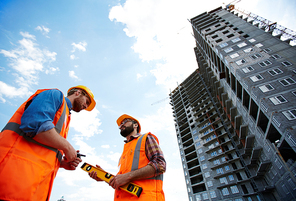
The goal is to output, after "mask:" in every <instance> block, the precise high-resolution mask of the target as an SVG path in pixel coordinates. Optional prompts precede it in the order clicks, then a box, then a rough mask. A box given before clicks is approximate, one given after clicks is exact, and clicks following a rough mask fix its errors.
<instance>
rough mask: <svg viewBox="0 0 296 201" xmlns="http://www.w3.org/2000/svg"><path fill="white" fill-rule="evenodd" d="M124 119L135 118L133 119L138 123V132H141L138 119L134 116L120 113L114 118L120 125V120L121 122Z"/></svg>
mask: <svg viewBox="0 0 296 201" xmlns="http://www.w3.org/2000/svg"><path fill="white" fill-rule="evenodd" d="M124 119H132V120H135V121H136V122H137V123H138V125H139V133H141V125H140V123H139V121H138V120H137V119H136V118H134V117H132V116H130V115H127V114H123V115H121V116H120V117H119V118H118V119H117V120H116V123H117V125H118V126H120V124H121V122H122V121H123V120H124Z"/></svg>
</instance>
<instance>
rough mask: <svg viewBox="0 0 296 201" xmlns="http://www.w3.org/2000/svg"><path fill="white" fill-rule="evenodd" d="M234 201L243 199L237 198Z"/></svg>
mask: <svg viewBox="0 0 296 201" xmlns="http://www.w3.org/2000/svg"><path fill="white" fill-rule="evenodd" d="M234 201H243V199H242V198H236V199H235V200H234Z"/></svg>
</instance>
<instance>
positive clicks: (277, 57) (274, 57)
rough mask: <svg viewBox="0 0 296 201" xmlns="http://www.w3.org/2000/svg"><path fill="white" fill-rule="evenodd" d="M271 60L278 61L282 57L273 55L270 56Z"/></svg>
mask: <svg viewBox="0 0 296 201" xmlns="http://www.w3.org/2000/svg"><path fill="white" fill-rule="evenodd" d="M271 58H273V59H280V58H282V57H281V56H280V55H278V54H274V55H271Z"/></svg>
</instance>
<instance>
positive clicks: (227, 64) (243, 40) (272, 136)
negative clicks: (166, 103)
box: [170, 7, 296, 201]
mask: <svg viewBox="0 0 296 201" xmlns="http://www.w3.org/2000/svg"><path fill="white" fill-rule="evenodd" d="M190 22H191V24H192V28H193V32H194V38H195V41H196V47H195V48H194V51H195V54H196V60H197V63H198V68H197V70H195V71H194V72H193V73H192V74H191V75H190V76H189V77H188V78H186V79H185V80H184V81H183V82H182V83H181V84H179V85H178V87H177V88H176V89H174V90H173V91H172V92H171V93H170V99H171V101H170V104H171V105H172V109H173V116H174V119H175V129H176V135H177V140H178V144H179V148H180V155H181V160H182V165H183V168H184V176H185V180H186V184H187V191H188V197H189V200H190V201H200V200H225V201H226V200H227V201H244V200H246V201H251V200H254V201H261V200H268V201H273V200H285V201H288V200H296V178H295V177H296V162H295V160H296V153H295V152H296V131H295V129H296V47H294V46H291V45H290V44H289V42H290V40H289V39H288V40H285V41H283V40H281V35H277V36H274V33H275V31H276V29H274V28H275V26H274V24H273V25H266V24H265V25H262V23H256V21H254V20H250V19H249V18H248V17H246V18H244V16H243V15H240V14H239V13H236V12H235V11H234V10H230V9H228V8H222V7H219V8H217V9H215V10H212V11H209V12H205V13H202V14H200V15H198V16H196V17H194V18H192V19H191V20H190Z"/></svg>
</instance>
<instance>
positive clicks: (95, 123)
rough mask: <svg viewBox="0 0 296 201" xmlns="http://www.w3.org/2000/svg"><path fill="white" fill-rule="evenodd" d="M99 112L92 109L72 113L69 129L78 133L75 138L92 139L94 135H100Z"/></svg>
mask: <svg viewBox="0 0 296 201" xmlns="http://www.w3.org/2000/svg"><path fill="white" fill-rule="evenodd" d="M99 114H100V112H99V111H98V110H97V109H96V108H94V109H93V110H92V111H90V112H89V111H85V110H83V111H81V112H79V114H78V113H75V112H73V113H72V117H71V125H70V126H71V127H73V128H74V129H75V131H77V132H78V134H76V136H81V137H86V138H89V137H92V136H94V135H95V134H100V133H102V130H100V129H99V126H100V125H101V122H100V119H99V118H98V115H99Z"/></svg>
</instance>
